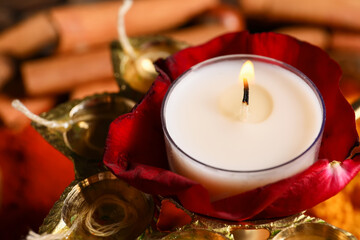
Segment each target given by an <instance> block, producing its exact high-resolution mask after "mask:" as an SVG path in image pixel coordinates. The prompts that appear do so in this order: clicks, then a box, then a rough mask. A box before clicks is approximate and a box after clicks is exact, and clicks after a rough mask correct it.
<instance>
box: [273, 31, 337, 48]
mask: <svg viewBox="0 0 360 240" xmlns="http://www.w3.org/2000/svg"><path fill="white" fill-rule="evenodd" d="M275 32H278V33H283V34H287V35H290V36H292V37H295V38H297V39H299V40H301V41H305V42H308V43H311V44H313V45H315V46H318V47H320V48H322V49H327V48H328V46H329V42H330V39H331V38H330V34H329V33H328V32H327V31H326V30H325V29H324V28H320V27H303V26H300V27H286V28H279V29H275Z"/></svg>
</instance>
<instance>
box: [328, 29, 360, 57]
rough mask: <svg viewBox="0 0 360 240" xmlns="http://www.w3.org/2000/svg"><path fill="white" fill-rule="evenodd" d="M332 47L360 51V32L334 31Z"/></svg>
mask: <svg viewBox="0 0 360 240" xmlns="http://www.w3.org/2000/svg"><path fill="white" fill-rule="evenodd" d="M330 47H331V48H332V49H335V50H340V51H348V52H358V53H360V33H359V32H344V31H334V32H333V34H332V40H331V43H330Z"/></svg>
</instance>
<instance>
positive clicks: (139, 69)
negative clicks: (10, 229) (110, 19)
mask: <svg viewBox="0 0 360 240" xmlns="http://www.w3.org/2000/svg"><path fill="white" fill-rule="evenodd" d="M130 43H131V46H132V47H133V48H134V54H135V56H134V57H132V56H129V55H127V54H126V53H125V52H124V51H123V49H122V48H121V46H120V43H119V42H118V41H114V42H112V44H111V52H112V62H113V68H114V74H115V78H116V81H117V82H118V85H119V87H120V91H121V92H125V93H129V94H130V95H134V94H136V95H137V96H138V97H139V98H140V97H141V96H143V95H144V94H145V93H146V92H147V90H148V89H149V88H150V86H151V84H152V83H153V81H154V80H155V78H156V76H157V72H156V71H155V67H154V65H153V62H154V61H156V60H157V59H159V58H166V57H168V56H170V55H172V54H174V53H175V52H177V51H179V50H181V49H183V48H185V47H187V46H188V45H187V44H185V43H182V42H177V41H175V40H172V39H170V38H167V37H164V36H160V35H158V36H145V37H138V38H131V39H130Z"/></svg>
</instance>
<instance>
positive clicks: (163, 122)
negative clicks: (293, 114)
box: [160, 54, 326, 173]
mask: <svg viewBox="0 0 360 240" xmlns="http://www.w3.org/2000/svg"><path fill="white" fill-rule="evenodd" d="M223 59H228V60H232V59H244V60H246V59H250V60H259V61H261V62H263V63H274V64H275V65H276V66H279V67H281V68H284V69H286V70H288V71H290V72H292V73H293V74H295V75H297V76H298V77H300V78H301V79H302V80H303V81H304V82H305V83H306V84H307V85H308V86H309V87H310V88H311V89H312V90H313V91H314V92H315V95H316V98H317V99H318V101H319V103H320V108H321V110H322V121H321V126H320V129H319V131H318V133H317V135H316V137H315V138H314V140H313V141H312V143H311V144H310V145H309V146H308V147H307V148H306V149H305V150H304V151H303V152H301V153H300V154H299V155H297V156H296V157H294V158H292V159H290V160H288V161H286V162H284V163H282V164H278V165H275V166H273V167H268V168H264V169H256V170H231V169H225V168H219V167H215V166H212V165H210V164H206V163H203V162H201V161H199V160H197V159H195V158H194V157H192V156H190V155H189V154H188V153H186V152H185V151H184V150H183V149H181V148H180V147H179V146H178V145H177V144H176V143H175V141H174V140H173V138H172V137H171V135H170V133H169V131H168V130H167V126H166V120H165V112H166V111H165V109H166V104H167V100H168V98H169V96H170V94H171V92H172V91H173V89H174V88H175V86H176V85H177V84H179V83H180V82H181V81H179V79H182V78H184V77H185V76H186V75H188V74H189V73H190V72H191V71H194V70H196V69H198V68H200V67H202V66H205V65H208V64H211V63H214V62H215V63H216V62H219V61H221V60H223ZM160 115H161V116H160V118H161V126H162V130H163V133H164V135H165V137H166V138H167V139H168V140H169V142H170V143H171V144H172V145H173V146H174V147H175V148H176V149H177V150H178V151H180V152H181V153H182V154H184V155H185V156H186V157H188V158H189V159H191V160H192V161H194V162H196V163H197V164H200V165H203V166H205V167H208V168H210V169H213V170H218V171H223V172H228V173H259V172H267V171H271V170H274V169H278V168H281V167H283V166H286V165H289V164H291V163H293V162H295V161H296V160H297V159H299V158H301V157H302V156H303V155H305V154H306V153H307V152H309V151H310V150H311V149H312V148H313V147H314V145H315V144H316V143H317V142H318V140H319V139H320V138H321V136H322V134H323V132H324V127H325V121H326V108H325V102H324V99H323V97H322V94H321V93H320V91H319V89H318V88H317V86H316V85H315V83H314V82H313V81H311V79H310V78H309V77H307V76H306V75H305V74H304V73H303V72H301V71H300V70H299V69H297V68H295V67H293V66H291V65H289V64H287V63H285V62H282V61H279V60H277V59H274V58H270V57H265V56H261V55H256V54H227V55H221V56H217V57H213V58H210V59H207V60H205V61H202V62H200V63H197V64H195V65H194V66H192V67H190V68H189V69H188V70H186V71H185V72H183V73H182V74H181V75H180V76H179V77H177V78H176V79H175V80H174V81H173V82H172V83H171V84H170V86H169V88H168V90H167V91H166V93H165V96H164V98H163V101H162V103H161V109H160Z"/></svg>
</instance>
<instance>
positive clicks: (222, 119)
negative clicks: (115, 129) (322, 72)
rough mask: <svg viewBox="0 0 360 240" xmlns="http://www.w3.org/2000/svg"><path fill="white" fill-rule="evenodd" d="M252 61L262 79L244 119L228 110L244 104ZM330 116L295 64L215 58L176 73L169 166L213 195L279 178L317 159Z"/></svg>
mask: <svg viewBox="0 0 360 240" xmlns="http://www.w3.org/2000/svg"><path fill="white" fill-rule="evenodd" d="M247 59H250V60H251V61H252V62H253V64H254V68H255V81H254V82H252V83H250V84H249V88H250V97H249V100H250V101H249V112H248V114H249V117H248V118H249V120H248V121H247V120H245V121H239V120H235V119H234V118H231V117H229V115H228V114H226V112H227V111H228V110H226V108H227V106H230V105H231V102H232V101H233V102H234V105H233V106H230V107H229V109H230V110H231V109H233V108H234V106H235V107H236V105H237V104H241V99H242V95H240V94H242V85H241V84H240V83H239V79H238V76H239V71H240V68H241V66H242V64H243V63H244V62H245V60H247ZM236 93H239V94H238V95H240V96H237V94H236ZM239 102H240V103H239ZM228 104H229V105H228ZM263 112H266V114H265V115H262V113H263ZM259 114H260V116H261V117H255V120H254V119H253V116H258V115H259ZM324 116H325V114H324V108H323V102H322V99H321V96H320V94H319V93H318V91H317V90H316V89H315V87H314V86H313V85H312V83H311V82H310V81H309V80H308V79H307V78H306V77H305V76H304V75H302V74H301V73H300V72H298V71H297V70H294V69H293V68H291V67H289V66H284V65H281V63H280V64H279V63H278V62H277V61H275V60H271V59H266V58H262V57H259V56H251V55H247V56H244V55H236V56H234V55H229V56H225V57H220V58H217V59H213V60H209V61H206V62H203V63H201V64H199V65H197V66H195V67H193V68H192V69H191V70H190V71H188V72H186V73H185V74H184V75H182V76H181V77H180V78H179V79H177V80H176V82H175V83H174V84H173V85H172V86H171V88H170V89H169V91H168V93H167V95H166V97H165V100H164V105H163V110H162V121H163V128H164V132H165V139H166V146H167V150H168V158H169V163H170V167H171V169H172V170H173V171H174V172H176V173H178V174H180V175H183V176H185V177H188V178H190V179H193V180H195V181H197V182H199V183H201V184H202V185H203V186H205V187H206V188H207V189H208V190H209V193H210V196H211V198H212V199H213V200H217V199H221V198H225V197H228V196H232V195H235V194H238V193H242V192H244V191H248V190H251V189H254V188H257V187H260V186H263V185H266V184H269V183H273V182H275V181H278V180H281V179H284V178H287V177H289V176H292V175H294V174H296V173H299V172H301V171H303V170H304V169H306V168H307V167H309V166H310V165H311V164H312V163H314V161H316V159H317V152H318V147H319V144H320V138H321V133H322V129H323V124H324Z"/></svg>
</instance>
